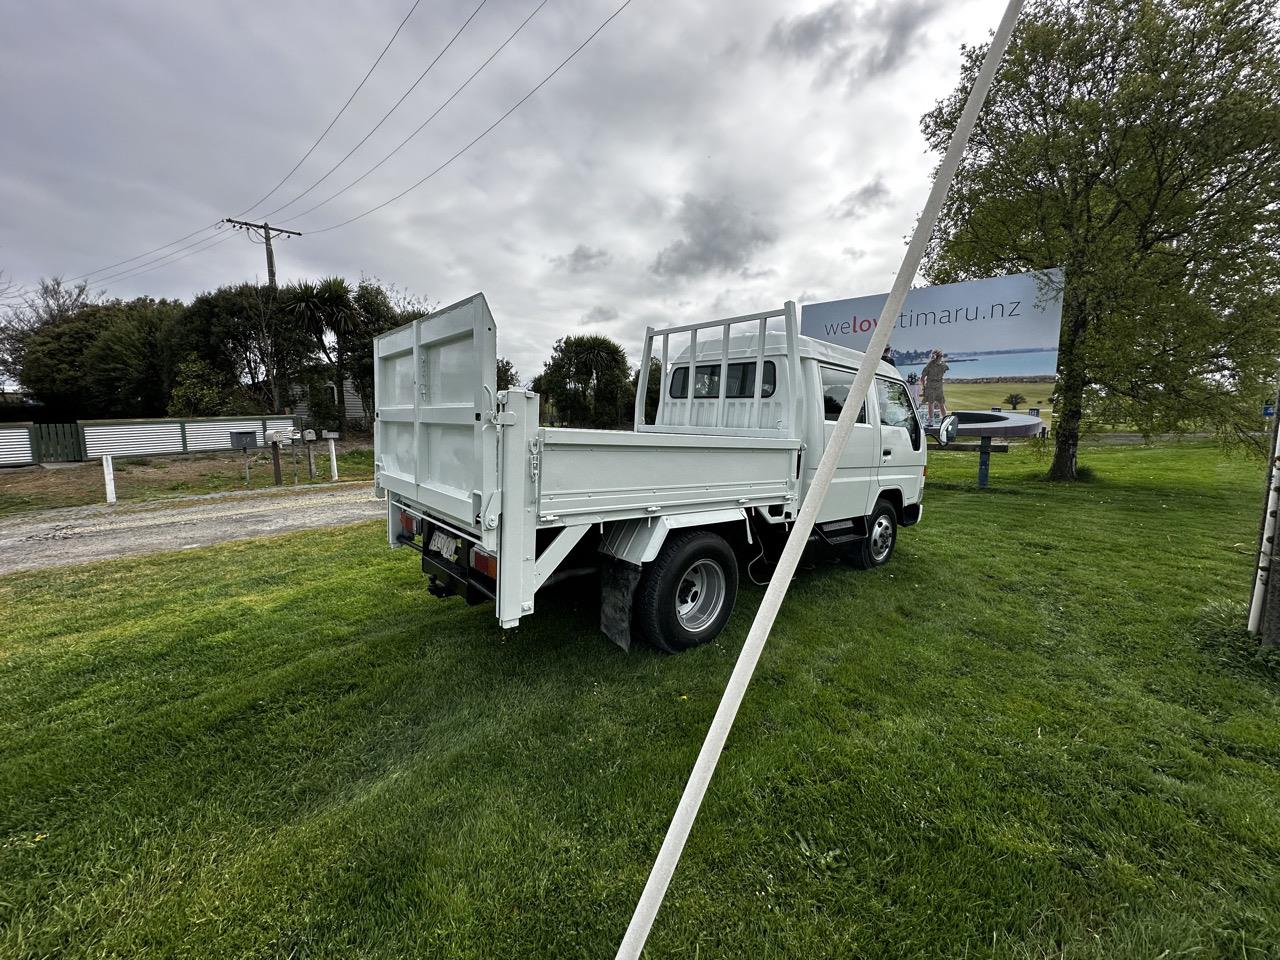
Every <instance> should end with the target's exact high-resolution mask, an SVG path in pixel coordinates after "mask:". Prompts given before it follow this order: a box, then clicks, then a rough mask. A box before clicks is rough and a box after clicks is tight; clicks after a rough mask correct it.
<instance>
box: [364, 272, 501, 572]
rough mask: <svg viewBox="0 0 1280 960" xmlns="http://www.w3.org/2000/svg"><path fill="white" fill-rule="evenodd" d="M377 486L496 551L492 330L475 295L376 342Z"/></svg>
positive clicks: (489, 318) (494, 345)
mask: <svg viewBox="0 0 1280 960" xmlns="http://www.w3.org/2000/svg"><path fill="white" fill-rule="evenodd" d="M374 356H375V365H374V377H375V382H374V394H375V396H376V397H377V405H378V409H377V419H376V422H375V441H374V447H375V449H376V452H377V463H376V464H375V467H376V469H377V477H378V483H379V485H380V486H382V487H384V488H385V489H387V490H390V491H391V492H393V493H397V494H400V495H401V496H403V497H406V498H407V499H409V500H411V501H414V502H415V503H417V504H419V505H421V506H422V508H423V509H425V510H426V511H427V512H428V513H429V514H431V515H432V516H435V517H438V518H439V519H441V520H442V521H445V522H446V523H449V524H451V525H453V526H454V527H455V528H456V529H458V530H460V531H462V532H464V533H467V534H468V535H470V536H473V537H474V538H475V539H476V540H477V541H479V542H480V544H481V545H482V546H483V547H484V548H485V549H487V550H490V551H493V550H495V549H496V548H497V545H498V516H499V512H500V507H501V504H500V501H501V498H500V496H499V489H498V430H497V426H496V424H495V422H494V420H493V416H494V413H495V408H496V404H497V332H496V327H495V324H494V322H493V315H492V314H491V313H490V312H489V305H488V304H487V303H486V302H485V299H484V295H483V294H479V293H478V294H476V295H475V296H473V297H469V298H467V299H466V300H462V301H459V302H458V303H455V304H453V305H451V306H448V307H445V308H443V309H442V310H437V311H436V312H435V313H433V314H430V315H428V316H425V317H422V318H420V319H418V320H415V321H413V323H411V324H408V325H407V326H404V327H400V328H398V329H396V330H393V331H391V332H389V333H385V334H383V335H382V336H380V337H378V338H377V340H376V341H375V344H374Z"/></svg>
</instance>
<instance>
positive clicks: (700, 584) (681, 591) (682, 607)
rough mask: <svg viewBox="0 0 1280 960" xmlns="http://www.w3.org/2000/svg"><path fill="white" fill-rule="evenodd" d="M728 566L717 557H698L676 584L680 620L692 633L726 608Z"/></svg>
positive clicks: (678, 618)
mask: <svg viewBox="0 0 1280 960" xmlns="http://www.w3.org/2000/svg"><path fill="white" fill-rule="evenodd" d="M724 595H725V577H724V568H723V567H721V566H720V564H718V563H716V562H715V561H714V560H707V559H702V560H697V561H695V562H694V563H693V564H691V565H690V566H689V569H687V570H685V572H684V575H683V576H681V577H680V584H679V585H678V586H677V587H676V620H678V621H679V623H680V626H682V627H684V629H686V630H688V631H689V632H690V633H697V632H699V631H700V630H705V629H706V628H707V627H708V626H709V625H710V624H711V623H712V622H713V621H714V620H715V618H716V617H717V616H719V615H720V610H721V608H723V607H724Z"/></svg>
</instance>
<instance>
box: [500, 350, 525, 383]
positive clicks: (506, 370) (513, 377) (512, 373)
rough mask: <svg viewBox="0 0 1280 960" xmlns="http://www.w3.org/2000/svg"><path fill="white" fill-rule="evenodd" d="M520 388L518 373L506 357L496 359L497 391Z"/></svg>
mask: <svg viewBox="0 0 1280 960" xmlns="http://www.w3.org/2000/svg"><path fill="white" fill-rule="evenodd" d="M518 386H520V371H519V370H517V369H516V365H515V364H514V363H512V362H511V361H510V360H508V359H507V358H506V357H499V358H498V389H499V390H510V389H511V388H512V387H518Z"/></svg>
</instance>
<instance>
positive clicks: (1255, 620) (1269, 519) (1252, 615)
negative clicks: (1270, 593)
mask: <svg viewBox="0 0 1280 960" xmlns="http://www.w3.org/2000/svg"><path fill="white" fill-rule="evenodd" d="M1276 416H1277V417H1280V409H1277V410H1276ZM1267 480H1268V482H1269V484H1270V488H1269V489H1268V490H1267V513H1266V516H1264V517H1263V519H1262V543H1261V544H1259V546H1258V568H1257V570H1256V571H1255V573H1254V578H1253V596H1252V597H1251V598H1250V600H1249V633H1250V635H1251V636H1255V637H1256V636H1257V635H1258V633H1259V632H1260V631H1261V630H1262V598H1263V597H1264V596H1266V592H1267V579H1268V578H1269V577H1270V576H1271V573H1272V571H1271V565H1272V563H1273V562H1275V556H1276V553H1275V539H1276V509H1277V507H1280V430H1278V431H1277V432H1276V443H1275V447H1274V448H1273V449H1272V451H1271V463H1270V464H1269V465H1268V466H1267ZM1275 573H1276V575H1277V576H1280V570H1277V571H1275Z"/></svg>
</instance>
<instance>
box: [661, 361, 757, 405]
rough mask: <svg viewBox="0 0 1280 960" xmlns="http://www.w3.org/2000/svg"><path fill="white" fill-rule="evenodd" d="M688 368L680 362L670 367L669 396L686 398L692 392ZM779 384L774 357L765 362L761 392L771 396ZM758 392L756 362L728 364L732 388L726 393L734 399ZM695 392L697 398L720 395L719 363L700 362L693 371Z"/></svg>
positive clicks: (674, 398)
mask: <svg viewBox="0 0 1280 960" xmlns="http://www.w3.org/2000/svg"><path fill="white" fill-rule="evenodd" d="M688 380H689V368H688V366H678V367H676V368H675V369H674V370H672V371H671V384H670V386H669V387H668V389H667V396H669V397H671V398H672V399H673V400H683V399H684V398H685V397H687V396H688V395H689V383H688ZM776 387H777V369H776V368H775V367H774V365H773V361H772V360H766V361H765V362H764V383H763V384H761V385H760V396H761V397H771V396H773V391H774V390H775V389H776ZM755 395H756V365H755V363H754V362H752V363H731V364H729V388H728V391H727V392H726V394H725V396H726V397H728V398H730V399H732V400H741V399H744V398H745V399H750V398H751V397H754V396H755ZM693 396H694V399H697V400H705V399H707V398H708V397H718V396H720V364H718V363H707V364H701V363H700V364H698V366H697V367H695V368H694V373H693Z"/></svg>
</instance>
